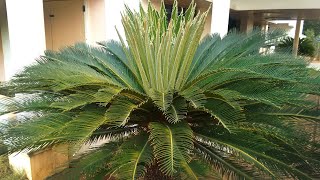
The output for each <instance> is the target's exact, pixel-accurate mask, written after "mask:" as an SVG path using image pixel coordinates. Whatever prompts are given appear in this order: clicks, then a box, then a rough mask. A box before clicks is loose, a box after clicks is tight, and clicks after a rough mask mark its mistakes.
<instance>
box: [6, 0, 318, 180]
mask: <svg viewBox="0 0 320 180" xmlns="http://www.w3.org/2000/svg"><path fill="white" fill-rule="evenodd" d="M195 9H196V6H195V5H194V4H191V5H190V7H189V8H188V9H187V10H186V11H185V12H182V13H181V14H178V8H177V3H176V2H175V4H174V7H173V11H172V17H171V20H170V22H168V21H167V13H166V11H165V7H164V5H162V6H161V9H160V11H156V10H155V9H154V8H153V7H152V6H151V5H149V7H148V10H147V12H146V11H145V10H143V8H141V9H140V12H133V11H131V10H130V9H129V8H127V9H126V11H125V12H124V14H123V18H122V23H123V26H124V30H125V35H126V36H125V39H126V40H124V38H121V37H120V39H121V42H115V41H111V42H105V43H99V45H98V46H89V45H86V44H77V45H75V46H72V47H68V48H65V49H62V50H61V51H59V52H51V51H48V52H46V53H45V56H43V57H41V58H40V59H39V60H38V62H37V64H34V65H32V66H29V67H27V68H25V70H24V71H23V72H21V73H19V74H17V75H16V76H15V77H14V78H13V79H12V80H11V81H10V82H8V83H6V84H4V85H3V86H2V89H3V90H5V92H8V93H9V94H15V97H13V98H10V97H6V98H4V97H3V98H1V109H0V110H1V112H2V114H6V113H15V114H17V115H18V118H17V120H16V121H8V123H6V124H5V125H3V126H2V131H1V132H2V133H1V137H2V139H3V140H4V142H5V144H7V146H8V148H9V152H15V151H21V150H29V151H35V150H39V149H44V148H47V147H52V146H58V145H61V144H67V145H68V147H69V150H70V151H71V152H70V153H71V154H72V155H74V156H73V159H72V161H71V162H70V165H69V166H70V167H69V168H67V169H65V170H64V171H62V172H60V174H59V178H58V179H62V178H66V179H70V178H74V179H78V178H85V179H92V178H97V179H99V178H100V179H103V178H110V179H140V178H143V177H145V178H148V177H149V178H150V177H151V179H152V178H155V176H158V175H157V174H161V176H163V179H164V178H171V179H226V178H229V179H236V178H240V179H243V178H245V179H252V178H260V179H261V178H262V179H268V178H281V179H282V178H300V179H312V178H314V177H317V176H318V175H319V174H317V173H319V159H317V158H314V157H319V149H318V148H319V144H317V143H316V142H315V141H312V140H313V139H314V138H312V137H310V135H311V132H313V131H312V129H313V127H315V126H316V125H318V124H319V118H317V115H316V114H313V113H314V112H313V111H312V109H313V107H314V104H313V103H312V101H308V100H307V99H308V96H309V95H311V94H314V95H317V94H319V89H320V78H319V72H317V71H315V70H312V69H309V68H308V67H307V66H308V64H307V63H306V62H304V61H303V60H302V59H295V58H293V57H291V56H289V55H279V54H267V55H262V54H260V53H259V49H260V48H261V47H264V46H267V45H268V44H269V43H272V42H273V41H274V40H276V39H278V38H279V37H280V36H281V35H280V34H279V33H270V34H262V33H260V32H252V33H250V34H248V35H243V34H237V33H230V34H229V35H227V36H226V37H224V38H223V39H221V38H220V37H219V36H218V35H212V36H209V37H207V38H205V39H203V40H202V41H201V35H202V32H203V29H204V24H205V21H206V16H207V12H201V13H199V14H195V12H196V10H195ZM309 99H310V98H309ZM102 138H108V141H107V142H105V143H104V144H103V145H101V146H95V147H94V148H93V147H92V148H91V149H89V150H88V151H86V152H85V153H79V149H80V148H81V147H82V146H83V144H92V143H95V142H97V141H99V140H101V139H102ZM57 176H58V175H56V176H53V177H57Z"/></svg>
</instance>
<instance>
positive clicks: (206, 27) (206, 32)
mask: <svg viewBox="0 0 320 180" xmlns="http://www.w3.org/2000/svg"><path fill="white" fill-rule="evenodd" d="M199 10H200V12H206V11H207V10H208V9H207V8H200V9H199ZM211 20H212V11H211V10H210V12H208V16H207V19H206V24H205V25H204V30H203V33H202V38H204V37H206V36H207V35H209V34H211Z"/></svg>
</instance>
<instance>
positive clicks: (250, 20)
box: [240, 11, 254, 33]
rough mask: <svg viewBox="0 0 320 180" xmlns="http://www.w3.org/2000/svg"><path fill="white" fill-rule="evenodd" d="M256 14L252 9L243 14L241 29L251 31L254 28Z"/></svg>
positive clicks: (245, 31) (246, 31)
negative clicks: (254, 14)
mask: <svg viewBox="0 0 320 180" xmlns="http://www.w3.org/2000/svg"><path fill="white" fill-rule="evenodd" d="M253 25H254V16H253V12H252V11H248V12H244V13H242V14H241V24H240V31H241V32H244V33H249V32H251V31H252V30H253Z"/></svg>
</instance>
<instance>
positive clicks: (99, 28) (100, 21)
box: [86, 0, 106, 44]
mask: <svg viewBox="0 0 320 180" xmlns="http://www.w3.org/2000/svg"><path fill="white" fill-rule="evenodd" d="M86 11H87V14H86V30H87V34H86V39H87V42H88V43H90V44H93V43H95V42H99V41H105V40H106V16H105V2H104V0H87V9H86Z"/></svg>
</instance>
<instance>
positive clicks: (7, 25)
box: [0, 0, 46, 80]
mask: <svg viewBox="0 0 320 180" xmlns="http://www.w3.org/2000/svg"><path fill="white" fill-rule="evenodd" d="M4 7H5V9H6V10H4V11H3V10H2V9H1V10H0V13H1V16H0V18H1V19H2V20H1V25H0V26H1V34H2V41H3V52H4V57H5V58H4V59H5V78H6V80H9V79H10V78H11V77H12V76H14V75H15V74H16V73H17V72H19V71H21V70H23V68H24V67H25V66H28V65H30V64H32V63H34V62H35V59H36V58H38V57H39V56H40V55H41V54H43V51H44V50H45V46H46V45H45V32H44V21H43V1H42V0H33V1H32V3H30V2H29V1H21V0H7V1H6V5H5V6H4ZM5 11H6V13H5Z"/></svg>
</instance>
